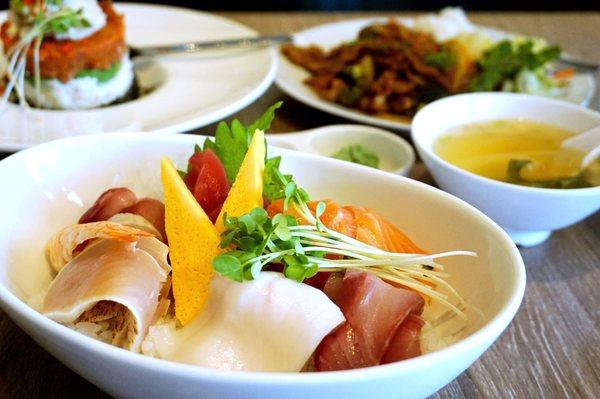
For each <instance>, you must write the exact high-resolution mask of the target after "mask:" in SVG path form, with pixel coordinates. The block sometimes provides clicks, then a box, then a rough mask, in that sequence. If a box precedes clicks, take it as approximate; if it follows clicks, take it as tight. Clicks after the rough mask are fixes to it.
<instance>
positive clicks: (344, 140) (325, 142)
mask: <svg viewBox="0 0 600 399" xmlns="http://www.w3.org/2000/svg"><path fill="white" fill-rule="evenodd" d="M267 140H268V141H269V143H270V144H272V145H275V146H277V147H283V148H288V149H291V150H298V151H304V152H310V153H313V154H318V155H323V156H326V157H331V156H332V155H333V154H335V153H336V152H338V151H339V150H340V149H342V148H343V147H346V146H348V145H351V144H360V145H362V146H363V147H364V148H366V149H368V150H370V151H372V152H374V153H375V154H377V156H378V157H379V167H378V169H380V170H383V171H386V172H391V173H395V174H397V175H402V176H408V174H409V173H410V169H411V168H412V166H413V164H414V163H415V152H414V150H413V149H412V146H411V145H410V144H409V143H408V142H407V141H406V140H404V139H403V138H402V137H400V136H398V135H396V134H394V133H392V132H389V131H387V130H383V129H378V128H376V127H370V126H363V125H331V126H324V127H319V128H316V129H310V130H304V131H301V132H296V133H284V134H270V135H268V137H267Z"/></svg>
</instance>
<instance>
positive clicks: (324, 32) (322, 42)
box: [276, 18, 596, 131]
mask: <svg viewBox="0 0 600 399" xmlns="http://www.w3.org/2000/svg"><path fill="white" fill-rule="evenodd" d="M397 20H398V21H399V22H400V23H404V24H407V25H409V26H410V25H411V24H412V19H410V18H398V19H397ZM386 21H388V18H363V19H354V20H350V21H343V22H336V23H331V24H325V25H319V26H316V27H314V28H310V29H306V30H303V31H301V32H298V33H296V34H294V44H296V45H299V46H307V45H310V44H316V45H318V46H320V47H322V48H324V49H330V48H333V47H335V46H337V45H339V44H341V43H343V42H345V41H351V40H354V39H356V36H357V34H358V32H359V31H360V30H361V29H362V28H364V27H365V26H368V25H371V24H373V23H382V22H383V23H385V22H386ZM477 28H478V29H481V30H482V31H483V32H485V33H487V34H488V36H490V38H491V39H492V40H494V41H495V40H501V39H504V38H509V37H512V36H514V34H511V33H508V32H503V31H499V30H496V29H489V28H485V27H479V26H478V27H477ZM279 60H280V66H279V71H278V73H277V80H276V82H277V85H278V86H279V87H280V88H281V89H282V90H283V91H284V92H286V93H287V94H288V95H290V96H292V97H294V98H295V99H296V100H298V101H300V102H303V103H304V104H306V105H309V106H311V107H313V108H317V109H320V110H321V111H325V112H329V113H331V114H334V115H337V116H341V117H343V118H347V119H351V120H354V121H357V122H362V123H368V124H371V125H376V126H381V127H386V128H390V129H397V130H404V131H409V130H410V121H406V122H404V121H394V120H389V119H383V118H379V117H375V116H371V115H368V114H365V113H362V112H360V111H357V110H354V109H351V108H347V107H343V106H341V105H338V104H335V103H333V102H329V101H325V100H323V99H321V98H320V97H319V96H318V95H317V94H316V93H315V92H314V91H313V90H312V89H311V88H310V87H308V86H307V85H306V84H304V80H305V79H306V78H307V77H309V76H310V74H309V73H308V72H307V71H306V70H304V69H303V68H301V67H299V66H297V65H294V64H292V63H291V62H290V61H289V60H288V59H287V58H286V57H285V56H283V55H282V54H279ZM595 90H596V85H595V82H594V78H593V76H592V74H590V73H580V74H577V75H576V76H575V77H574V78H573V80H572V82H571V84H570V87H569V90H568V93H567V95H566V98H565V99H566V100H567V101H570V102H574V103H576V104H581V105H587V104H588V103H589V102H590V100H591V99H592V98H593V96H594V93H595Z"/></svg>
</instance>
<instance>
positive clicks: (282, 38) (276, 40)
mask: <svg viewBox="0 0 600 399" xmlns="http://www.w3.org/2000/svg"><path fill="white" fill-rule="evenodd" d="M292 40H293V37H292V36H291V35H274V36H257V37H244V38H237V39H227V40H217V41H211V42H189V43H180V44H172V45H166V46H152V47H130V53H131V56H132V57H135V56H140V55H143V56H158V55H164V54H175V53H197V52H200V51H205V50H231V49H242V50H245V49H253V48H263V47H268V46H271V45H274V44H281V43H287V42H291V41H292Z"/></svg>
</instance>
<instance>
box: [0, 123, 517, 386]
mask: <svg viewBox="0 0 600 399" xmlns="http://www.w3.org/2000/svg"><path fill="white" fill-rule="evenodd" d="M204 137H205V136H199V135H194V136H191V135H166V134H156V135H152V136H140V135H139V133H122V134H119V136H118V137H115V140H117V141H124V142H127V141H129V142H131V143H139V141H140V140H150V141H162V142H164V143H165V145H168V144H169V143H170V142H172V141H183V142H189V143H193V142H194V140H198V139H204ZM106 139H107V137H106V135H105V134H93V135H86V136H75V137H69V138H65V139H60V140H55V141H51V142H48V143H44V144H40V145H38V146H36V147H33V148H30V149H27V150H24V151H21V152H18V153H16V154H13V155H11V156H9V157H7V158H6V159H4V160H2V161H0V165H2V163H5V162H12V161H13V160H16V159H19V158H23V157H26V156H29V154H30V153H34V154H35V153H36V152H39V151H44V150H52V147H53V146H57V147H60V146H62V145H64V143H65V141H68V142H77V141H88V142H89V143H86V144H88V145H90V144H92V143H93V142H94V141H106ZM279 151H282V152H283V153H284V154H285V153H286V152H292V153H295V156H297V157H300V158H306V159H307V160H310V159H312V158H314V157H318V159H319V160H320V162H326V163H333V164H336V163H338V164H340V163H342V164H343V165H344V166H345V168H347V169H350V172H351V171H352V170H353V169H354V170H356V171H357V172H358V171H361V170H362V171H363V172H364V171H365V168H364V166H361V165H355V164H352V163H348V162H344V161H340V160H336V159H332V158H325V157H321V156H318V155H315V154H307V153H302V152H298V151H293V150H288V149H281V148H280V149H279ZM368 170H370V171H371V173H375V174H380V173H381V174H384V175H385V176H386V178H388V179H396V180H398V181H399V182H403V184H409V185H415V186H418V187H419V188H420V189H422V190H425V191H429V192H435V195H439V196H442V197H443V198H444V199H446V200H448V201H452V202H454V203H455V204H456V205H458V206H459V207H462V208H463V210H464V211H466V212H468V213H469V214H470V215H471V216H476V217H478V218H480V219H482V220H481V222H482V223H487V225H488V226H489V227H490V228H491V229H492V230H493V231H494V232H495V233H496V234H497V235H498V236H499V237H500V239H501V240H503V241H504V244H505V245H506V247H507V250H508V251H509V253H510V257H511V264H512V265H514V268H513V270H514V273H515V285H514V286H513V287H512V292H510V293H509V295H508V297H507V299H506V300H505V301H504V303H503V304H502V307H501V309H500V310H499V311H498V313H496V315H494V316H493V317H492V318H491V319H490V320H489V321H488V322H487V323H486V324H485V325H484V326H482V327H481V328H480V329H479V330H477V331H475V332H473V333H472V334H471V335H469V336H468V337H465V338H463V339H461V340H460V341H458V342H455V343H453V344H451V345H449V346H447V347H445V348H442V349H440V350H438V351H435V352H431V353H427V354H424V355H421V356H418V357H415V358H412V359H407V360H403V361H400V362H396V363H390V364H384V365H379V366H373V367H367V368H360V369H352V370H343V371H330V372H306V373H300V372H297V373H289V372H283V373H280V372H256V371H227V370H219V369H211V368H206V367H200V366H195V365H189V364H182V363H177V362H173V361H169V360H162V359H156V358H153V357H150V356H146V355H142V354H139V353H133V352H129V351H127V350H125V349H121V348H118V347H115V346H112V345H110V344H106V343H103V342H101V341H98V340H95V339H94V338H91V337H88V336H86V335H84V334H81V333H79V332H77V331H75V330H72V329H70V328H68V327H66V326H64V325H61V324H59V323H57V322H55V321H52V320H50V319H49V318H47V317H45V316H44V315H42V314H41V313H38V312H37V311H35V310H34V309H32V308H31V307H29V306H28V305H27V304H26V303H25V302H23V301H22V300H20V299H19V298H17V296H16V295H15V294H13V293H12V292H11V291H10V290H9V289H8V288H7V287H6V286H4V284H0V305H1V307H2V308H3V309H4V310H5V311H6V312H7V313H8V314H9V315H11V318H13V317H12V316H13V315H15V316H17V317H16V318H23V319H26V320H27V321H28V322H29V323H31V324H33V325H37V326H39V327H41V328H43V329H45V330H47V331H49V332H50V333H51V334H54V335H57V336H60V339H63V340H67V341H70V342H72V343H74V344H76V345H81V346H85V347H87V348H88V349H89V350H90V351H91V352H94V353H95V354H96V355H101V356H105V357H107V358H109V359H110V360H112V361H118V362H121V363H123V364H127V365H130V366H134V367H139V368H142V369H147V370H154V371H156V370H158V369H160V371H161V372H164V373H170V374H178V375H179V376H182V377H184V378H202V379H209V380H211V381H213V382H228V381H231V380H235V381H236V382H243V383H245V384H249V385H261V384H265V383H274V382H277V383H282V384H284V385H293V386H303V385H329V384H331V383H340V382H348V381H355V380H357V379H377V378H385V377H389V376H392V375H395V374H397V373H400V372H407V371H408V372H410V371H415V370H418V369H421V368H426V367H429V366H431V365H433V364H434V363H436V362H439V361H442V360H443V359H446V358H447V357H448V356H450V357H451V355H453V354H454V355H456V354H458V353H461V352H464V351H468V350H469V349H474V348H480V347H481V345H483V344H484V343H486V341H491V342H490V344H491V343H493V342H494V341H495V340H496V339H497V338H498V336H499V335H500V334H501V333H502V332H503V331H504V330H505V329H506V327H507V326H508V325H509V323H510V322H511V321H512V319H513V318H514V316H515V315H516V313H517V311H518V309H519V306H520V304H521V301H522V299H523V295H524V293H525V283H526V277H525V265H524V263H523V259H522V258H521V255H520V253H519V250H518V249H517V247H516V245H515V244H514V243H513V242H512V240H511V239H510V237H509V236H508V234H507V233H506V232H505V231H504V230H502V228H501V227H499V226H498V225H497V224H496V223H495V222H493V221H492V220H491V219H490V218H489V217H487V216H486V215H485V214H483V213H482V212H481V211H479V210H477V209H476V208H474V207H473V206H472V205H469V204H468V203H466V202H465V201H463V200H461V199H459V198H457V197H454V196H453V195H451V194H448V193H446V192H444V191H442V190H439V189H437V188H435V187H432V186H429V185H427V184H425V183H422V182H419V181H415V180H412V179H409V178H407V177H404V176H399V175H392V174H390V173H387V172H383V171H380V170H375V169H373V168H368ZM490 336H491V337H492V339H491V340H490ZM487 347H488V346H487V344H486V346H485V349H487ZM159 366H160V368H159Z"/></svg>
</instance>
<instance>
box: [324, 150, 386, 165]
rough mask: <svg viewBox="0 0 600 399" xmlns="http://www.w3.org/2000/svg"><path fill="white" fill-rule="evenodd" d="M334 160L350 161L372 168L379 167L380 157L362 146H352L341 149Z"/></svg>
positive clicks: (334, 156)
mask: <svg viewBox="0 0 600 399" xmlns="http://www.w3.org/2000/svg"><path fill="white" fill-rule="evenodd" d="M332 157H333V158H336V159H341V160H343V161H349V162H353V163H357V164H361V165H365V166H370V167H372V168H378V167H379V157H378V156H377V154H375V153H374V152H373V151H370V150H368V149H366V148H365V147H363V146H362V145H360V144H350V145H348V146H346V147H342V148H340V150H339V151H337V152H336V153H335V154H333V155H332Z"/></svg>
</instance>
